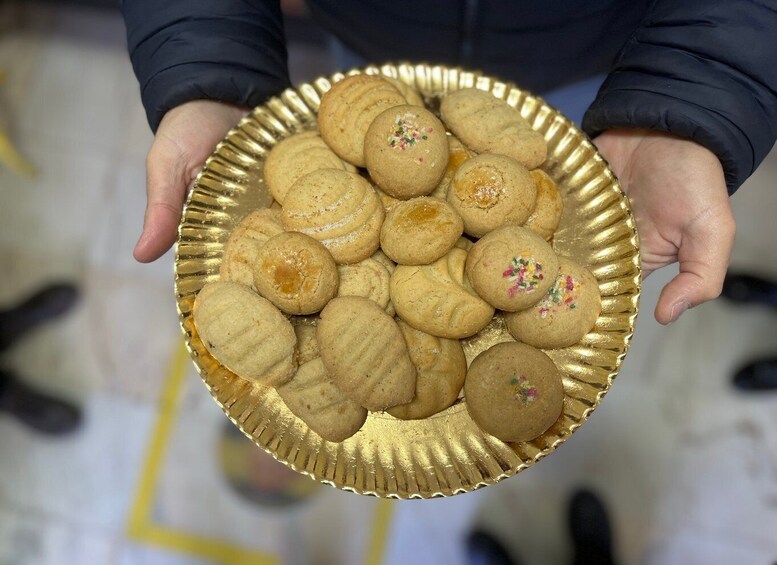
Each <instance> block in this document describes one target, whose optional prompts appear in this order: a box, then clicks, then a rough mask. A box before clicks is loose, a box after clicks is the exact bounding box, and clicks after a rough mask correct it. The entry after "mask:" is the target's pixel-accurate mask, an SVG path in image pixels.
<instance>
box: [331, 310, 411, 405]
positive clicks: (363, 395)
mask: <svg viewBox="0 0 777 565" xmlns="http://www.w3.org/2000/svg"><path fill="white" fill-rule="evenodd" d="M318 346H319V351H320V354H321V359H323V361H324V366H325V367H326V369H327V371H328V372H329V374H330V375H331V376H332V381H333V382H334V383H335V385H337V387H338V388H339V389H340V390H342V391H343V392H344V393H345V394H346V395H348V396H349V397H350V398H351V399H353V400H355V401H356V402H358V403H359V404H361V405H362V406H364V407H365V408H367V409H368V410H385V409H386V408H391V407H392V406H396V405H398V404H407V403H408V402H410V401H411V400H412V399H413V394H415V383H416V370H415V367H414V366H413V363H412V361H411V360H410V355H409V353H408V351H407V345H406V344H405V340H404V338H403V337H402V332H401V331H400V330H399V326H397V324H396V322H395V321H394V319H393V318H392V317H391V316H389V315H388V314H386V312H385V310H383V309H382V308H381V307H380V306H378V305H377V304H375V303H374V302H373V301H372V300H369V299H367V298H361V297H356V296H344V297H341V298H335V299H333V300H332V301H331V302H330V303H329V304H327V306H326V308H324V309H323V310H322V312H321V320H320V321H319V322H318Z"/></svg>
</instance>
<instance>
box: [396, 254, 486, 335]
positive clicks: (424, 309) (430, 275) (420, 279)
mask: <svg viewBox="0 0 777 565" xmlns="http://www.w3.org/2000/svg"><path fill="white" fill-rule="evenodd" d="M466 260H467V252H466V251H464V250H463V249H459V248H458V247H454V248H453V249H451V250H450V251H449V252H448V253H447V254H446V255H444V256H443V257H441V258H440V259H438V260H437V261H435V262H434V263H432V264H431V265H420V266H414V267H412V266H408V265H399V266H398V267H397V268H396V270H395V271H394V274H393V275H391V302H392V303H393V304H394V308H395V309H396V311H397V314H398V315H399V317H400V318H402V319H403V320H404V321H405V322H407V323H408V324H409V325H411V326H413V327H414V328H416V329H418V330H421V331H424V332H426V333H430V334H432V335H436V336H439V337H447V338H449V339H460V338H465V337H469V336H471V335H475V334H476V333H478V332H479V331H480V330H482V329H483V328H484V327H486V326H487V325H488V322H490V321H491V318H492V317H493V316H494V308H493V307H492V306H491V305H490V304H488V303H487V302H486V301H485V300H483V299H482V298H480V297H479V296H478V295H477V294H476V293H475V291H474V290H472V287H471V286H470V285H469V282H468V281H467V280H466V278H465V276H464V263H465V261H466Z"/></svg>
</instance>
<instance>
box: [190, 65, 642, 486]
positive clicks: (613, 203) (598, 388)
mask: <svg viewBox="0 0 777 565" xmlns="http://www.w3.org/2000/svg"><path fill="white" fill-rule="evenodd" d="M358 72H366V73H372V74H376V73H383V74H385V75H390V76H394V77H398V78H400V79H401V80H403V81H405V82H407V83H409V84H412V85H414V86H415V87H416V88H417V89H418V90H419V91H420V92H421V94H422V95H423V96H424V97H425V99H426V101H427V104H428V105H429V106H430V107H431V108H432V109H436V106H437V104H438V102H439V97H440V95H442V94H444V93H446V92H449V91H452V90H456V89H459V88H466V87H471V86H476V87H478V88H481V89H483V90H490V91H491V92H493V93H494V94H495V95H496V96H497V97H499V98H503V99H505V100H506V101H507V102H508V103H509V104H510V105H512V106H514V107H516V108H518V109H519V110H520V112H521V114H522V115H523V116H524V117H525V118H526V119H527V120H528V121H529V123H530V124H531V125H532V127H533V128H534V129H536V130H537V131H539V132H541V133H542V134H543V135H544V136H545V139H546V140H547V142H548V160H547V162H546V163H545V165H544V166H543V168H544V169H545V171H546V172H547V173H548V174H549V175H550V176H551V177H552V178H553V179H554V180H555V181H556V182H557V183H558V185H559V188H560V190H561V193H562V195H563V198H564V204H565V206H564V215H563V217H562V219H561V224H560V226H559V229H558V231H557V232H556V236H555V239H554V243H553V247H554V248H555V250H556V251H557V252H558V253H560V254H562V255H567V256H569V257H572V258H574V259H576V260H577V261H579V262H580V263H582V264H584V265H587V266H589V268H590V269H591V270H592V272H593V273H594V275H595V276H596V278H597V279H598V281H599V289H600V291H601V294H602V307H603V308H602V313H601V316H599V319H598V320H597V322H596V327H595V328H594V330H593V331H592V332H591V333H589V334H588V335H587V336H585V338H584V339H583V340H582V341H581V342H580V343H579V344H577V345H575V346H573V347H569V348H567V349H561V350H556V351H548V352H547V353H548V354H549V355H550V357H551V358H552V359H553V360H554V361H555V363H556V365H557V366H558V368H559V370H560V371H561V373H562V375H563V380H564V391H565V393H566V397H565V400H564V411H563V413H562V415H561V417H559V419H558V421H557V422H556V423H555V424H554V425H553V426H552V427H551V428H550V429H549V430H548V431H547V432H545V433H544V434H543V435H542V436H541V437H539V438H537V439H535V440H534V441H531V442H528V443H516V444H507V443H504V442H502V441H500V440H498V439H496V438H494V437H492V436H490V435H488V434H486V433H484V432H483V431H481V430H480V428H478V427H477V425H475V423H474V422H473V421H472V420H471V419H470V418H469V416H468V414H467V410H466V407H465V406H464V404H463V402H462V401H459V402H458V403H457V404H455V405H454V406H452V407H451V408H449V409H448V410H446V411H444V412H442V413H440V414H437V415H436V416H433V417H431V418H428V419H426V420H420V421H401V420H396V419H394V418H393V417H391V416H389V415H387V414H381V413H371V414H370V415H369V417H368V418H367V422H366V423H365V425H364V427H363V428H362V430H361V431H359V432H358V433H357V434H356V435H355V436H353V437H351V438H349V439H348V440H346V441H344V442H342V443H330V442H327V441H324V440H322V439H321V438H320V437H319V436H318V435H316V434H315V433H313V432H311V431H310V430H309V429H308V427H307V426H306V425H305V424H304V423H303V422H302V421H301V420H300V419H298V418H297V417H295V416H294V415H293V414H292V413H291V412H290V411H289V410H288V409H287V408H286V406H285V405H284V404H283V402H282V401H281V399H280V397H279V396H278V394H277V393H276V392H275V390H274V389H271V388H264V387H261V386H258V385H254V384H252V383H250V382H248V381H245V380H243V379H241V378H239V377H237V376H236V375H234V374H233V373H231V372H229V371H228V370H227V369H225V368H224V367H222V366H220V365H219V364H218V362H216V361H215V359H213V357H211V356H210V355H209V354H208V353H207V351H206V350H205V348H204V346H203V344H202V342H201V341H200V339H199V337H198V336H197V334H196V332H195V328H194V324H193V323H192V318H191V310H192V304H193V301H194V296H195V294H196V293H197V292H198V291H199V290H200V288H202V286H203V285H204V284H205V283H206V282H208V281H212V280H216V279H217V278H218V269H219V263H220V261H221V254H222V251H223V248H224V243H225V242H226V240H227V238H228V237H229V234H230V232H231V231H232V229H233V228H234V226H235V225H236V224H237V223H238V222H239V221H240V220H241V219H242V218H243V217H244V216H246V215H247V214H248V213H249V212H250V211H251V210H254V209H256V208H258V207H261V206H264V207H266V206H269V205H270V203H271V197H270V195H269V192H268V191H267V190H266V188H265V186H264V181H263V179H262V166H263V163H264V158H265V156H266V155H267V152H268V151H269V149H270V148H271V147H272V146H273V144H275V143H276V142H277V141H278V140H280V139H282V138H284V137H287V136H288V135H290V134H291V133H293V132H296V131H300V130H304V129H311V128H314V127H315V119H316V111H317V110H318V106H319V102H320V99H321V95H322V94H323V93H324V92H326V91H327V90H328V89H329V87H330V84H331V83H332V82H334V81H335V80H337V79H339V78H341V77H342V74H335V75H333V76H332V77H329V78H320V79H318V80H316V81H314V82H313V83H312V84H303V85H301V86H300V87H298V88H296V89H289V90H287V91H285V92H284V93H283V94H281V95H280V97H278V98H273V99H271V100H270V101H268V102H267V104H265V105H263V106H260V107H258V108H256V109H255V110H254V111H253V112H252V113H251V114H250V115H249V116H247V117H246V118H245V119H244V120H243V121H241V122H240V123H239V124H238V125H237V127H236V128H235V129H233V130H232V131H231V132H230V133H229V134H228V135H227V137H226V139H225V140H224V141H223V142H222V143H220V144H219V145H218V147H216V150H215V152H214V154H213V155H212V156H211V157H210V159H208V161H207V162H206V163H205V167H204V168H203V170H202V172H201V173H200V175H199V176H198V177H197V180H196V182H195V184H194V188H193V190H192V191H191V194H190V195H189V198H188V200H187V203H186V207H185V208H184V212H183V219H182V221H181V226H180V228H179V237H178V244H177V254H176V260H175V290H176V296H177V299H178V311H179V316H180V320H181V326H182V328H183V331H184V334H185V337H186V345H187V347H188V348H189V351H190V353H191V356H192V358H193V360H194V363H195V365H196V366H197V369H198V370H199V372H200V374H201V375H202V379H203V381H204V382H205V385H206V386H207V387H208V390H210V392H211V394H212V395H213V398H215V399H216V402H217V403H218V404H219V405H220V406H221V407H222V409H223V410H224V412H225V413H226V414H227V416H228V417H229V418H230V419H231V420H232V421H233V422H234V423H235V425H236V426H238V427H239V428H240V429H241V430H242V431H243V432H244V433H245V434H246V435H247V436H248V437H249V438H251V439H252V440H253V441H254V442H255V443H256V444H257V445H258V446H260V447H262V448H263V449H265V450H266V451H267V452H269V453H270V454H272V455H273V456H274V457H275V458H277V459H278V460H279V461H281V462H283V463H285V464H287V465H289V466H290V467H292V468H293V469H296V470H297V471H299V472H301V473H305V474H307V475H310V476H311V477H314V478H315V479H318V480H319V481H322V482H325V483H328V484H331V485H333V486H335V487H338V488H341V489H344V490H349V491H353V492H357V493H360V494H371V495H377V496H386V497H393V498H429V497H433V496H445V495H453V494H458V493H462V492H469V491H472V490H474V489H476V488H479V487H482V486H485V485H489V484H493V483H495V482H497V481H500V480H501V479H504V478H505V477H509V476H511V475H514V474H515V473H517V472H519V471H521V470H523V469H525V468H527V467H529V466H531V465H532V464H534V463H535V462H536V461H538V460H539V459H541V458H542V457H544V456H545V455H547V454H548V453H550V452H551V451H553V450H554V449H555V448H556V447H557V446H558V445H560V444H561V443H562V442H564V441H565V440H566V439H567V438H568V437H569V436H570V435H571V434H572V432H573V431H574V430H575V429H577V428H578V427H579V426H580V425H581V424H582V423H583V422H584V421H585V419H586V418H587V417H588V415H589V414H590V413H591V411H593V410H594V409H595V408H596V407H597V406H598V405H599V402H601V400H602V397H603V396H604V395H605V393H606V392H607V391H608V390H609V388H610V386H611V385H612V381H613V379H614V378H615V376H616V374H617V372H618V369H619V367H620V365H621V362H622V361H623V358H624V356H625V355H626V351H627V349H628V345H629V341H630V339H631V335H632V332H633V330H634V323H635V321H636V316H637V309H638V299H639V291H640V280H641V278H640V260H639V243H638V239H637V231H636V227H635V223H634V218H633V216H632V214H631V211H630V209H629V203H628V200H627V199H626V196H625V195H624V194H623V192H622V191H621V189H620V187H619V185H618V181H617V180H616V179H615V176H614V175H613V174H612V172H611V171H610V169H609V167H608V166H607V163H606V162H605V161H604V159H602V158H601V157H600V156H599V155H598V153H597V151H596V148H595V147H594V146H593V144H592V143H591V142H590V141H589V139H588V138H587V137H586V136H585V134H583V133H582V132H581V131H580V130H578V129H577V128H576V127H575V126H574V125H573V124H572V123H571V122H570V121H569V120H568V119H566V118H565V117H564V116H562V115H561V114H560V113H559V112H558V111H556V110H554V109H553V108H551V107H550V106H548V105H547V104H546V103H545V102H544V101H543V100H542V99H540V98H538V97H536V96H533V95H531V94H529V93H527V92H525V91H522V90H520V89H519V88H517V87H516V86H514V85H513V84H509V83H505V82H501V81H499V80H497V79H495V78H492V77H487V76H483V75H481V74H479V73H476V72H469V71H463V70H461V69H458V68H448V67H443V66H429V65H410V64H400V65H384V66H382V67H374V66H371V67H367V68H365V69H363V70H354V71H350V73H349V74H352V73H358ZM508 340H511V338H510V337H509V335H507V333H506V331H505V329H504V323H503V322H502V320H501V318H498V317H497V318H495V319H494V321H493V322H492V323H491V325H489V326H488V327H487V328H486V329H485V330H483V331H482V332H481V333H480V334H478V335H477V336H475V337H473V338H471V339H470V340H468V341H467V343H466V344H465V351H466V353H467V360H468V361H471V360H472V358H473V357H474V356H475V355H476V354H477V353H479V352H480V351H482V350H484V349H486V348H487V347H489V346H490V345H492V344H494V343H497V342H500V341H508Z"/></svg>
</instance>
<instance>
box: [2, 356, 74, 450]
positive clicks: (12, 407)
mask: <svg viewBox="0 0 777 565" xmlns="http://www.w3.org/2000/svg"><path fill="white" fill-rule="evenodd" d="M0 412H6V413H7V414H9V415H11V416H13V417H14V418H16V419H17V420H19V421H20V422H22V423H23V424H25V425H27V426H28V427H30V428H32V429H33V430H35V431H37V432H40V433H43V434H47V435H64V434H67V433H70V432H73V431H75V430H76V429H77V428H78V427H79V425H80V424H81V420H82V417H81V410H80V409H79V408H78V407H77V406H74V405H73V404H71V403H69V402H66V401H64V400H60V399H58V398H54V397H53V396H51V395H48V394H45V393H43V392H41V391H38V390H36V389H34V388H33V387H31V386H29V385H27V384H25V383H23V382H22V381H20V380H19V379H18V378H17V376H16V375H14V374H13V373H10V372H7V371H0Z"/></svg>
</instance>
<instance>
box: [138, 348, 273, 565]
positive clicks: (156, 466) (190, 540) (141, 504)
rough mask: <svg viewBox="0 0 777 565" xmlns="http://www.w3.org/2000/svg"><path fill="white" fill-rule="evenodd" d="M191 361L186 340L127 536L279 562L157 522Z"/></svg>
mask: <svg viewBox="0 0 777 565" xmlns="http://www.w3.org/2000/svg"><path fill="white" fill-rule="evenodd" d="M188 365H189V354H188V353H187V351H186V348H185V347H184V346H183V344H179V345H178V346H177V347H176V350H175V353H174V354H173V359H172V362H171V363H170V368H169V370H168V373H167V378H166V384H165V390H164V392H163V395H162V401H161V406H160V412H159V416H158V419H157V423H156V426H155V428H154V434H153V437H152V439H151V444H150V445H149V447H148V453H147V455H146V460H145V461H146V462H145V465H144V467H143V471H142V474H141V479H140V483H139V485H138V489H137V492H136V494H135V500H134V502H133V504H132V507H131V510H130V517H129V523H128V527H127V536H128V537H129V538H130V539H132V540H134V541H137V542H141V543H144V544H149V545H153V546H156V547H161V548H164V549H169V550H173V551H178V552H181V553H189V554H191V555H195V556H197V557H199V558H204V559H209V560H211V561H215V562H218V563H224V564H229V565H233V564H235V565H244V564H245V565H247V564H249V563H250V564H252V565H254V564H255V565H265V564H267V565H271V564H272V565H274V564H276V563H279V560H278V559H277V558H275V557H273V556H270V555H268V554H266V553H261V552H256V551H249V550H246V549H244V548H242V547H240V546H237V545H234V544H231V543H228V542H224V541H222V540H218V539H212V538H205V537H201V536H194V535H191V534H188V533H186V532H180V531H177V530H174V529H172V528H167V527H162V526H158V525H156V524H154V523H153V519H152V518H153V517H152V511H153V504H154V494H155V492H156V486H157V480H158V478H159V473H160V471H161V470H162V463H163V461H164V457H165V453H166V450H167V446H168V444H169V441H170V436H171V435H172V431H173V425H174V423H175V418H176V416H177V414H178V406H179V404H180V400H181V393H182V391H183V386H184V383H185V377H186V369H187V368H188Z"/></svg>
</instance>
